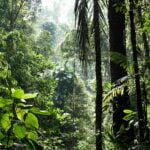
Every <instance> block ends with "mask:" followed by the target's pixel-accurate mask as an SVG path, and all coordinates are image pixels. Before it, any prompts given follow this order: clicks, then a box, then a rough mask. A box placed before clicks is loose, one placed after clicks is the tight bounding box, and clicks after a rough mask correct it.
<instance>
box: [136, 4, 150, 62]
mask: <svg viewBox="0 0 150 150" xmlns="http://www.w3.org/2000/svg"><path fill="white" fill-rule="evenodd" d="M138 16H139V21H140V25H141V29H143V17H142V10H141V6H139V7H138ZM142 38H143V44H144V50H145V58H146V62H147V60H148V59H149V45H148V41H147V35H146V33H145V31H142Z"/></svg>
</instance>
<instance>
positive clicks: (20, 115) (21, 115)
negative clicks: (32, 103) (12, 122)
mask: <svg viewBox="0 0 150 150" xmlns="http://www.w3.org/2000/svg"><path fill="white" fill-rule="evenodd" d="M27 112H28V111H27V110H24V109H21V108H17V109H16V114H17V118H18V119H19V120H21V121H24V115H25V114H26V113H27Z"/></svg>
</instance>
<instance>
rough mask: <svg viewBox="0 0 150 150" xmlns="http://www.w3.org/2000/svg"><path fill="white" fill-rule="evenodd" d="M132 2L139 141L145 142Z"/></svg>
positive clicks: (130, 13)
mask: <svg viewBox="0 0 150 150" xmlns="http://www.w3.org/2000/svg"><path fill="white" fill-rule="evenodd" d="M129 3H130V12H129V15H130V28H131V29H130V30H131V44H132V50H133V61H134V73H135V84H136V95H137V112H138V123H139V142H140V143H141V142H143V140H144V130H145V125H144V113H143V107H142V93H141V85H140V75H139V67H138V59H137V49H136V45H137V43H136V32H135V21H134V18H135V15H134V8H135V6H134V3H135V2H134V1H133V0H129Z"/></svg>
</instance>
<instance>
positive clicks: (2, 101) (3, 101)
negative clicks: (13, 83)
mask: <svg viewBox="0 0 150 150" xmlns="http://www.w3.org/2000/svg"><path fill="white" fill-rule="evenodd" d="M12 103H13V101H12V100H11V99H4V98H2V97H0V108H3V107H5V106H8V105H11V104H12Z"/></svg>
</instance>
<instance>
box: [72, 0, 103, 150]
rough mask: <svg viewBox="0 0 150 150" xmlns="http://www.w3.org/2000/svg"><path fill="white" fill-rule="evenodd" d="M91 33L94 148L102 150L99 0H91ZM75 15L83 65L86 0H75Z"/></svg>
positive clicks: (85, 55)
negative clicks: (94, 92) (94, 94)
mask: <svg viewBox="0 0 150 150" xmlns="http://www.w3.org/2000/svg"><path fill="white" fill-rule="evenodd" d="M92 2H93V21H92V26H93V33H94V43H95V44H94V45H95V57H96V59H95V60H96V63H95V73H96V103H95V112H96V124H95V125H96V150H102V93H103V89H102V72H101V46H100V42H101V35H100V16H101V15H102V11H101V8H100V5H99V0H93V1H92ZM75 16H76V21H77V33H78V34H77V35H78V39H79V44H80V47H81V51H80V54H81V55H80V56H81V60H82V61H83V64H84V65H85V64H86V62H87V59H88V42H89V35H88V32H89V30H88V0H76V4H75Z"/></svg>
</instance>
